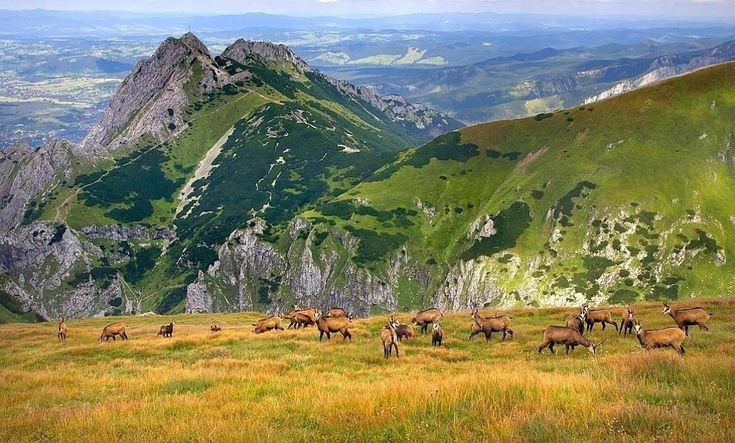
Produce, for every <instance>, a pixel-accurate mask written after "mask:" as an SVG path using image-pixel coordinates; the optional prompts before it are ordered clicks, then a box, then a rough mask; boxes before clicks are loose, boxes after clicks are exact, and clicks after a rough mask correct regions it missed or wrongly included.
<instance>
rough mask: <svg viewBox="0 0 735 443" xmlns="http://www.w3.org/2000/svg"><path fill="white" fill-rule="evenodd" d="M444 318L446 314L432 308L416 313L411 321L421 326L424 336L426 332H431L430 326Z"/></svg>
mask: <svg viewBox="0 0 735 443" xmlns="http://www.w3.org/2000/svg"><path fill="white" fill-rule="evenodd" d="M443 316H444V314H442V312H441V311H440V310H438V309H436V308H430V309H426V310H424V311H420V312H418V313H416V315H415V316H414V317H413V318H412V319H411V323H413V324H415V325H416V326H419V327H420V328H421V333H422V334H426V332H427V331H428V330H429V325H430V324H432V323H434V322H435V321H437V320H439V319H440V318H441V317H443Z"/></svg>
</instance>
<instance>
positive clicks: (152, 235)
mask: <svg viewBox="0 0 735 443" xmlns="http://www.w3.org/2000/svg"><path fill="white" fill-rule="evenodd" d="M81 232H82V234H84V235H85V236H87V237H89V238H93V239H107V240H117V241H122V240H171V239H173V238H175V237H176V233H175V232H174V231H172V230H171V229H168V228H165V227H161V226H159V227H157V228H148V227H146V226H143V225H132V226H122V225H90V226H85V227H83V228H82V229H81Z"/></svg>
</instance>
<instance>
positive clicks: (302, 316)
mask: <svg viewBox="0 0 735 443" xmlns="http://www.w3.org/2000/svg"><path fill="white" fill-rule="evenodd" d="M318 315H319V310H318V309H316V308H309V309H300V310H298V311H296V312H294V313H293V316H292V317H291V319H290V320H291V323H289V325H288V327H289V329H290V328H291V327H293V328H295V329H299V328H306V327H307V326H311V325H315V324H316V320H317V316H318Z"/></svg>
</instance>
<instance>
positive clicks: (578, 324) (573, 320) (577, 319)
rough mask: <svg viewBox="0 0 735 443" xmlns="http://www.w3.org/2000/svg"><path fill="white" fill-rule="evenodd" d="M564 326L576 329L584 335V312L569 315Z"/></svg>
mask: <svg viewBox="0 0 735 443" xmlns="http://www.w3.org/2000/svg"><path fill="white" fill-rule="evenodd" d="M564 326H566V327H567V328H572V329H576V330H578V331H579V333H580V334H584V328H585V323H584V312H580V313H579V314H569V315H568V316H567V320H566V323H564Z"/></svg>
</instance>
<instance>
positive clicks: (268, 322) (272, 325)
mask: <svg viewBox="0 0 735 443" xmlns="http://www.w3.org/2000/svg"><path fill="white" fill-rule="evenodd" d="M252 326H253V332H254V333H256V334H262V333H263V332H268V331H272V330H274V329H276V330H278V331H283V326H281V318H280V317H276V316H272V317H268V318H264V319H262V320H258V321H257V322H255V323H253V324H252Z"/></svg>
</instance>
